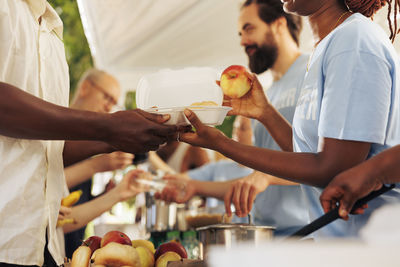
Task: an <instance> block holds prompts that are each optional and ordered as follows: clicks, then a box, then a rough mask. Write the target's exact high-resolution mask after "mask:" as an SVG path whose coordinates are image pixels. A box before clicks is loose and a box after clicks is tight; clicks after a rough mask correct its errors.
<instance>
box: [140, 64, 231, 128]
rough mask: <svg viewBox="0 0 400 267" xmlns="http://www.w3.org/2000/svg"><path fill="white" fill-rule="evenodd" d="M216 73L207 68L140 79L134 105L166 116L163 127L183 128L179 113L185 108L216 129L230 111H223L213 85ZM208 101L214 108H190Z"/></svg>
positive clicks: (217, 75) (183, 120)
mask: <svg viewBox="0 0 400 267" xmlns="http://www.w3.org/2000/svg"><path fill="white" fill-rule="evenodd" d="M219 78H220V73H219V72H218V71H217V70H215V69H213V68H209V67H190V68H184V69H179V70H171V69H167V70H161V71H159V72H156V73H153V74H150V75H145V76H143V77H142V78H141V79H140V81H139V84H138V87H137V91H136V105H137V107H138V108H140V109H143V110H145V111H148V112H151V113H157V114H169V115H171V118H170V120H169V121H167V122H166V124H170V125H187V124H189V121H188V120H187V119H186V117H185V115H184V113H183V110H184V109H185V108H189V109H191V110H193V111H194V112H195V114H196V115H197V116H198V117H199V119H200V120H201V121H202V122H203V123H204V124H206V125H212V126H215V125H220V124H222V122H223V121H224V119H225V117H226V114H227V113H228V111H229V110H230V109H231V108H229V107H223V106H222V102H223V92H222V90H221V88H220V87H219V86H218V85H217V84H216V82H215V81H216V80H219ZM204 101H212V102H214V103H215V104H217V106H193V105H192V104H194V103H199V102H204Z"/></svg>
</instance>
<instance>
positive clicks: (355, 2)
mask: <svg viewBox="0 0 400 267" xmlns="http://www.w3.org/2000/svg"><path fill="white" fill-rule="evenodd" d="M344 2H345V4H346V6H347V8H348V9H349V10H350V11H352V12H359V13H361V14H363V15H364V16H366V17H371V18H372V17H373V15H374V14H375V13H376V12H377V11H378V10H379V9H381V8H382V7H383V6H385V5H386V3H388V4H389V6H388V14H387V20H388V24H389V29H390V37H389V38H390V40H391V41H392V42H394V39H395V38H396V35H397V34H398V33H399V32H400V29H398V27H397V12H398V9H399V7H400V0H344ZM393 2H394V29H393V21H392V17H391V13H392V5H393Z"/></svg>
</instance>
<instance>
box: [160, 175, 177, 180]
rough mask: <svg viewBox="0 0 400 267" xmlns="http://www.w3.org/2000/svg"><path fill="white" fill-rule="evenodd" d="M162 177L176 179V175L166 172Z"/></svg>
mask: <svg viewBox="0 0 400 267" xmlns="http://www.w3.org/2000/svg"><path fill="white" fill-rule="evenodd" d="M162 179H163V180H177V179H178V178H177V177H176V175H173V174H166V175H164V177H163V178H162Z"/></svg>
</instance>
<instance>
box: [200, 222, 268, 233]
mask: <svg viewBox="0 0 400 267" xmlns="http://www.w3.org/2000/svg"><path fill="white" fill-rule="evenodd" d="M210 229H242V230H257V229H268V230H273V231H274V230H275V229H276V227H273V226H265V225H253V224H248V223H219V224H212V225H207V226H202V227H198V228H196V231H204V230H210Z"/></svg>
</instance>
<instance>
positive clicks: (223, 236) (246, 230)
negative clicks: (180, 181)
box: [196, 217, 275, 259]
mask: <svg viewBox="0 0 400 267" xmlns="http://www.w3.org/2000/svg"><path fill="white" fill-rule="evenodd" d="M196 230H197V231H198V234H199V241H200V257H201V259H204V258H205V255H206V253H207V249H208V248H209V246H210V245H220V246H224V247H225V248H227V249H229V248H231V247H232V246H234V245H236V244H239V243H247V244H254V245H255V246H257V245H258V244H259V243H260V242H264V241H267V240H271V239H272V238H273V235H274V231H275V228H274V227H271V226H256V225H253V224H251V218H250V217H249V223H248V224H245V223H241V224H235V223H222V224H213V225H209V226H204V227H199V228H197V229H196Z"/></svg>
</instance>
